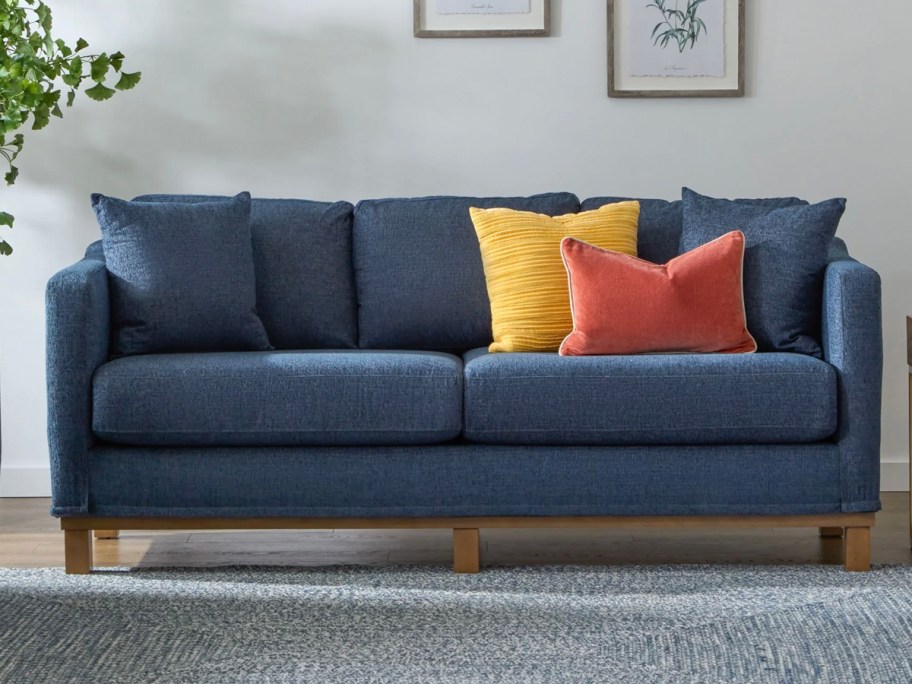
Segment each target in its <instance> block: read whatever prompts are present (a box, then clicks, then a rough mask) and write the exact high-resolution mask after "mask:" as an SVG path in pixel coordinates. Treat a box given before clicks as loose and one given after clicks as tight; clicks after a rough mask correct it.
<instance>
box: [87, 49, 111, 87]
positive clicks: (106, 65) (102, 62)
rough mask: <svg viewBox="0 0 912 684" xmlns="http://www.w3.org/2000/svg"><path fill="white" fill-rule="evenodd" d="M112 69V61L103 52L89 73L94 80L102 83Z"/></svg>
mask: <svg viewBox="0 0 912 684" xmlns="http://www.w3.org/2000/svg"><path fill="white" fill-rule="evenodd" d="M110 68H111V59H110V58H109V57H108V56H107V55H106V54H105V53H103V52H102V53H101V54H100V55H98V57H96V58H95V59H93V60H92V66H91V69H90V72H89V73H90V74H91V76H92V80H93V81H97V82H99V83H101V82H102V81H104V79H105V75H107V73H108V70H109V69H110Z"/></svg>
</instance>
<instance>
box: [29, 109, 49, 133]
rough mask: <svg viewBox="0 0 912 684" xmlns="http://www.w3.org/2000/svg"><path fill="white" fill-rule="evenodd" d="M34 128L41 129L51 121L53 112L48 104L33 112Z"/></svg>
mask: <svg viewBox="0 0 912 684" xmlns="http://www.w3.org/2000/svg"><path fill="white" fill-rule="evenodd" d="M32 118H33V121H32V130H33V131H40V130H41V129H42V128H44V127H45V126H47V125H48V124H49V123H50V122H51V112H50V110H49V109H48V107H46V106H42V107H40V108H38V109H36V110H35V111H34V112H32Z"/></svg>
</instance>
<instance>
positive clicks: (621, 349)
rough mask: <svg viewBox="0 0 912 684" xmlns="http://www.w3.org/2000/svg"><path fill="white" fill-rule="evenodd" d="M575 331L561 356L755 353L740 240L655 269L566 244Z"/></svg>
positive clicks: (729, 237) (735, 236)
mask: <svg viewBox="0 0 912 684" xmlns="http://www.w3.org/2000/svg"><path fill="white" fill-rule="evenodd" d="M561 255H562V256H563V259H564V264H565V266H566V269H567V273H568V274H569V280H570V301H571V306H572V309H573V332H571V333H570V334H569V335H568V336H567V338H566V339H565V340H564V341H563V343H562V344H561V346H560V353H561V355H562V356H586V355H596V354H641V353H662V352H725V353H744V352H753V351H756V350H757V343H756V342H755V341H754V338H753V337H751V334H750V333H749V332H748V331H747V324H746V319H745V313H744V294H743V286H742V269H743V263H744V234H743V233H741V232H740V231H734V232H731V233H728V234H726V235H723V236H722V237H720V238H718V239H716V240H713V241H712V242H710V243H708V244H706V245H703V246H702V247H698V248H697V249H695V250H693V251H691V252H687V253H686V254H682V255H681V256H679V257H677V258H675V259H672V260H671V261H669V262H668V263H667V264H665V265H664V266H658V265H656V264H653V263H650V262H648V261H643V260H642V259H636V258H631V257H629V256H625V255H623V254H618V253H616V252H611V251H608V250H605V249H599V248H598V247H595V246H593V245H589V244H586V243H585V242H581V241H580V240H574V239H573V238H566V239H565V240H563V241H562V242H561Z"/></svg>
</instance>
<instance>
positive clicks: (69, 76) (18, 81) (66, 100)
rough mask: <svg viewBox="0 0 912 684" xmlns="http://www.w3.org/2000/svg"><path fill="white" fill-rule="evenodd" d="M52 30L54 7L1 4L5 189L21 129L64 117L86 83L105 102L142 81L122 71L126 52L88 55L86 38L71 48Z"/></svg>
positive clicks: (0, 128)
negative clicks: (63, 106)
mask: <svg viewBox="0 0 912 684" xmlns="http://www.w3.org/2000/svg"><path fill="white" fill-rule="evenodd" d="M52 28H53V19H52V16H51V9H50V7H48V6H47V4H45V3H44V2H42V1H41V0H0V40H2V43H3V54H2V55H0V154H2V155H3V159H4V160H5V161H6V162H7V164H8V166H9V170H8V172H7V173H6V175H5V176H4V178H5V180H6V183H7V185H12V184H13V183H15V182H16V177H17V176H18V175H19V169H18V168H17V167H16V165H15V163H14V162H15V161H16V158H17V157H18V156H19V154H20V153H21V152H22V147H23V144H24V142H25V136H24V134H23V133H21V132H17V131H20V130H21V129H23V128H24V127H25V126H26V125H28V124H31V130H33V131H37V130H41V129H42V128H44V127H45V126H47V125H48V123H49V122H50V120H51V117H55V116H56V117H62V116H63V109H62V108H61V105H62V104H65V105H66V106H67V107H71V106H72V105H73V101H74V100H75V98H76V91H78V90H79V89H80V87H81V86H82V85H83V84H84V83H86V82H89V83H91V84H92V85H91V87H87V88H85V89H84V90H83V92H84V93H85V94H86V95H87V96H88V97H90V98H91V99H93V100H107V99H109V98H111V97H112V96H113V95H114V94H115V93H116V92H117V91H118V90H129V89H131V88H133V87H135V86H136V84H137V83H139V79H140V73H139V72H138V71H137V72H133V73H128V72H126V71H124V70H123V63H124V55H123V53H121V52H113V53H107V52H100V53H94V54H90V53H89V52H87V49H88V47H89V44H88V43H87V42H86V41H85V40H83V39H82V38H80V39H79V40H77V41H76V43H75V44H73V45H70V44H68V43H66V42H65V41H63V40H61V39H59V38H58V39H55V38H54V37H53V36H52V34H51V30H52ZM114 78H116V81H115V82H114V83H113V87H110V86H109V85H108V83H109V79H110V80H111V81H114ZM12 225H13V217H12V215H10V214H8V213H6V212H2V211H0V226H2V227H6V228H10V227H12ZM12 252H13V248H12V246H11V245H10V244H9V242H7V241H6V240H5V239H0V255H4V256H8V255H10V254H12Z"/></svg>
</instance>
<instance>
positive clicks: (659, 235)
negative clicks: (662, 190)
mask: <svg viewBox="0 0 912 684" xmlns="http://www.w3.org/2000/svg"><path fill="white" fill-rule="evenodd" d="M630 199H636V201H638V202H639V203H640V223H639V228H638V230H637V255H638V256H639V257H640V258H641V259H645V260H646V261H651V262H652V263H654V264H664V263H667V262H668V261H670V260H672V259H674V258H675V257H676V256H678V243H680V241H681V224H682V222H683V210H682V209H681V200H676V201H674V202H669V201H668V200H663V199H637V198H635V197H590V198H589V199H587V200H584V201H583V203H582V206H581V207H580V211H593V210H595V209H598V208H599V207H603V206H605V205H606V204H614V203H615V202H624V201H626V200H630Z"/></svg>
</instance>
